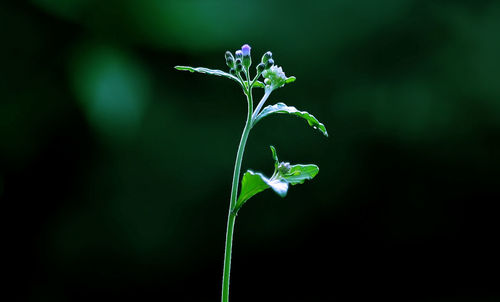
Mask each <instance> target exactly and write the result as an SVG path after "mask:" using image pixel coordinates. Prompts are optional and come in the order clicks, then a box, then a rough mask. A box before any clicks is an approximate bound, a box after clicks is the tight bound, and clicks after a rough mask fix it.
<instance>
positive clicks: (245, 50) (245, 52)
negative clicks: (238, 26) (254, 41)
mask: <svg viewBox="0 0 500 302" xmlns="http://www.w3.org/2000/svg"><path fill="white" fill-rule="evenodd" d="M250 49H251V47H250V45H248V44H245V45H243V46H242V47H241V51H242V52H243V55H244V56H249V55H250Z"/></svg>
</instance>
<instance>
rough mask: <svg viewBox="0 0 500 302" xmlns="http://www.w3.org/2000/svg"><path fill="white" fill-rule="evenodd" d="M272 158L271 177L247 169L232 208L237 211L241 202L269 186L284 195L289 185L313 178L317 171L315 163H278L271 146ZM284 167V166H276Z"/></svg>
mask: <svg viewBox="0 0 500 302" xmlns="http://www.w3.org/2000/svg"><path fill="white" fill-rule="evenodd" d="M271 151H272V153H273V159H274V160H275V169H274V174H273V176H272V177H271V178H267V177H265V176H264V175H263V174H262V173H256V172H253V171H250V170H249V171H247V172H246V173H245V174H244V175H243V179H242V180H241V192H240V196H239V197H238V200H237V201H236V205H235V206H234V208H233V211H234V212H237V211H238V210H239V209H240V208H241V206H243V204H244V203H245V202H246V201H247V200H249V199H250V198H252V197H253V196H254V195H256V194H258V193H260V192H262V191H264V190H266V189H268V188H271V189H273V191H274V192H276V193H277V194H278V195H279V196H281V197H285V196H286V194H287V192H288V187H289V185H297V184H302V183H304V181H306V180H309V179H313V178H314V177H315V176H316V175H317V174H318V172H319V168H318V166H316V165H313V164H309V165H290V164H289V163H285V162H282V163H279V161H278V155H277V152H276V149H275V148H274V147H273V146H271ZM278 166H279V167H282V166H283V167H286V169H285V168H278Z"/></svg>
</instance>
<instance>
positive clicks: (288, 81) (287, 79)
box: [285, 76, 297, 84]
mask: <svg viewBox="0 0 500 302" xmlns="http://www.w3.org/2000/svg"><path fill="white" fill-rule="evenodd" d="M296 79H297V78H296V77H294V76H291V77H289V78H286V81H285V84H289V83H293V82H295V80H296Z"/></svg>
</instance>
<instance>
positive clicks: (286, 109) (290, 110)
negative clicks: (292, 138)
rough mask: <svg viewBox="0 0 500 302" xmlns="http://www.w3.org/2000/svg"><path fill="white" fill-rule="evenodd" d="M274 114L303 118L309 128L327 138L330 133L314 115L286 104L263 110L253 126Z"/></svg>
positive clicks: (278, 104) (270, 106)
mask: <svg viewBox="0 0 500 302" xmlns="http://www.w3.org/2000/svg"><path fill="white" fill-rule="evenodd" d="M274 113H279V114H291V115H295V116H298V117H301V118H303V119H305V120H306V121H307V123H308V124H309V126H311V127H313V128H314V129H318V130H319V131H321V133H323V134H324V135H325V136H328V132H327V131H326V127H325V125H323V124H322V123H321V122H320V121H318V119H316V118H315V117H314V115H312V114H310V113H308V112H306V111H299V110H297V108H295V107H293V106H287V105H286V104H284V103H277V104H275V105H269V106H267V107H265V108H264V109H262V111H261V112H260V113H259V115H257V117H256V118H255V120H254V122H253V124H254V125H255V124H257V123H258V122H259V121H260V120H261V119H263V118H264V117H266V116H269V115H271V114H274Z"/></svg>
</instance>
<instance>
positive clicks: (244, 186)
mask: <svg viewBox="0 0 500 302" xmlns="http://www.w3.org/2000/svg"><path fill="white" fill-rule="evenodd" d="M268 181H269V180H268V179H267V178H266V177H265V176H264V175H262V174H261V173H255V172H253V171H250V170H249V171H247V172H246V173H245V174H244V175H243V179H242V180H241V193H240V196H239V197H238V201H237V202H236V207H237V208H239V207H241V205H243V203H245V201H247V200H248V199H250V198H251V197H252V196H254V195H255V194H257V193H260V192H262V191H264V190H265V189H268V188H269V184H268Z"/></svg>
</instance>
